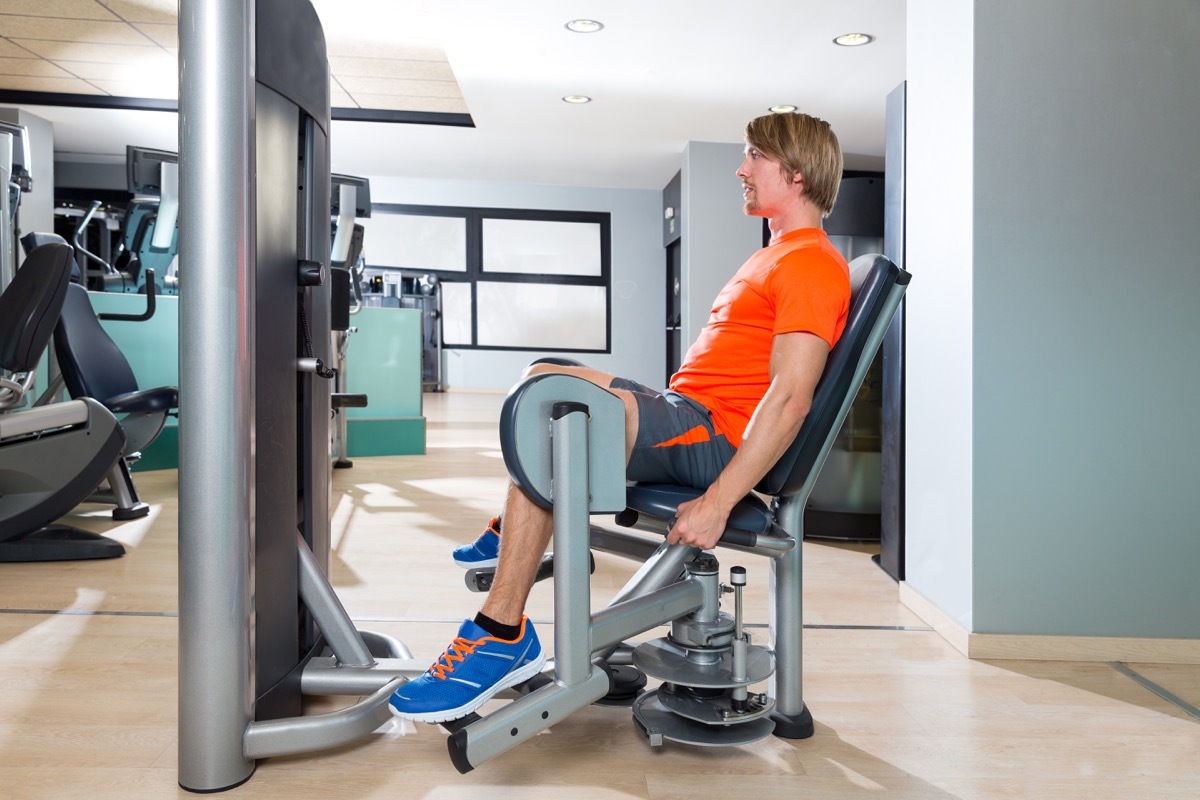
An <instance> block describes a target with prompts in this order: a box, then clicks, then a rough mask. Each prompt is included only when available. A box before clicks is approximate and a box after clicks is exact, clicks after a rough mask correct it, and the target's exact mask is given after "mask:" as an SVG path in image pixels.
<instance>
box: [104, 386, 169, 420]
mask: <svg viewBox="0 0 1200 800" xmlns="http://www.w3.org/2000/svg"><path fill="white" fill-rule="evenodd" d="M103 403H104V407H105V408H107V409H108V410H109V411H111V412H113V413H114V414H128V413H136V412H141V411H169V410H171V409H173V408H176V407H177V406H178V405H179V389H178V387H175V386H160V387H159V388H157V389H142V390H139V391H136V392H124V393H122V394H115V395H113V396H112V397H108V398H105V400H104V401H103Z"/></svg>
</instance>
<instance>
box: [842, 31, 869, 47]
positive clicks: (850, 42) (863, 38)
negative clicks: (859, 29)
mask: <svg viewBox="0 0 1200 800" xmlns="http://www.w3.org/2000/svg"><path fill="white" fill-rule="evenodd" d="M873 41H875V37H874V36H872V35H871V34H869V33H843V34H842V35H841V36H837V37H835V38H834V40H833V43H834V44H840V45H841V46H842V47H861V46H863V45H864V44H870V43H871V42H873Z"/></svg>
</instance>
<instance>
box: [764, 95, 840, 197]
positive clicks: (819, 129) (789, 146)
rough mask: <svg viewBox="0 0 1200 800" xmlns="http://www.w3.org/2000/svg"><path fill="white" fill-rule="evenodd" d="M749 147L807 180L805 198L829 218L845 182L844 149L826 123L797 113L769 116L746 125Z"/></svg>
mask: <svg viewBox="0 0 1200 800" xmlns="http://www.w3.org/2000/svg"><path fill="white" fill-rule="evenodd" d="M746 143H747V144H748V145H750V146H751V147H753V148H754V149H755V150H758V151H759V152H760V153H762V154H764V155H766V156H767V157H769V158H773V159H775V160H776V161H778V162H779V164H780V166H781V167H782V168H783V169H784V170H785V171H786V172H787V173H788V174H795V173H797V172H799V173H800V174H801V175H802V176H803V177H804V195H805V196H806V197H808V199H809V200H810V201H811V202H812V203H813V205H815V206H817V208H819V209H821V216H823V217H827V216H829V213H830V212H831V211H833V204H834V202H836V201H837V193H838V186H840V185H841V181H842V148H841V145H839V144H838V139H837V135H836V134H835V133H834V132H833V129H832V128H831V127H829V123H828V122H826V121H825V120H823V119H818V118H817V117H812V116H809V115H808V114H802V113H800V112H799V111H793V112H790V113H786V114H765V115H763V116H761V117H758V118H756V119H752V120H750V122H749V123H747V125H746Z"/></svg>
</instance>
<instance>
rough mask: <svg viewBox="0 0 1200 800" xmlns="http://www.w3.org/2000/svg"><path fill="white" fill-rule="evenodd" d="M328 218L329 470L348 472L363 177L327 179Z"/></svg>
mask: <svg viewBox="0 0 1200 800" xmlns="http://www.w3.org/2000/svg"><path fill="white" fill-rule="evenodd" d="M329 183H330V191H331V194H330V198H329V203H330V205H329V215H330V217H331V218H332V221H331V223H330V224H331V226H332V233H331V238H332V240H333V244H332V246H331V248H330V256H329V260H330V265H331V266H332V267H333V269H332V270H331V271H330V273H329V274H330V277H331V278H332V279H333V283H332V284H331V285H330V291H331V293H332V307H331V313H332V315H333V319H332V326H331V327H332V328H333V352H334V362H333V368H334V370H336V372H337V376H336V377H335V379H334V380H335V381H336V385H335V388H334V395H333V441H332V446H331V450H332V454H333V468H334V469H349V468H350V467H352V466H354V462H353V461H351V460H350V455H349V441H350V440H349V434H348V432H347V420H346V412H345V411H344V409H346V408H364V407H365V406H366V405H367V396H366V395H365V394H349V393H347V392H346V386H347V376H348V370H349V368H350V362H349V359H348V358H347V357H346V348H347V346H348V345H349V344H350V336H351V334H354V333H357V332H358V328H355V327H353V326H352V325H351V324H350V317H352V316H354V315H355V314H358V313H359V312H361V311H362V305H363V304H362V280H363V260H362V249H363V235H364V232H365V229H364V228H363V226H362V225H359V224H358V223H357V222H355V220H357V219H359V218H365V217H370V216H371V182H370V181H369V180H368V179H367V178H357V177H354V176H352V175H338V174H333V175H330V176H329Z"/></svg>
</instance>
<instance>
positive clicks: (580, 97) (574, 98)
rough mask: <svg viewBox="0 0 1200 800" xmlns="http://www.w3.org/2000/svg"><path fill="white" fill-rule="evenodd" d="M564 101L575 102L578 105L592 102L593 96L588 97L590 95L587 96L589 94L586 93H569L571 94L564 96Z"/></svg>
mask: <svg viewBox="0 0 1200 800" xmlns="http://www.w3.org/2000/svg"><path fill="white" fill-rule="evenodd" d="M563 102H564V103H574V104H576V105H581V104H583V103H590V102H592V98H590V97H588V96H587V95H585V94H569V95H567V96H566V97H564V98H563Z"/></svg>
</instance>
